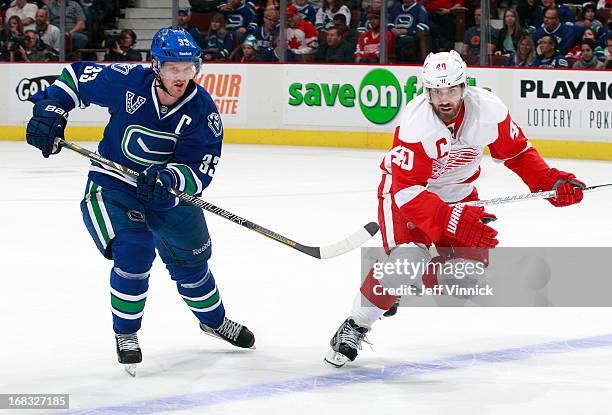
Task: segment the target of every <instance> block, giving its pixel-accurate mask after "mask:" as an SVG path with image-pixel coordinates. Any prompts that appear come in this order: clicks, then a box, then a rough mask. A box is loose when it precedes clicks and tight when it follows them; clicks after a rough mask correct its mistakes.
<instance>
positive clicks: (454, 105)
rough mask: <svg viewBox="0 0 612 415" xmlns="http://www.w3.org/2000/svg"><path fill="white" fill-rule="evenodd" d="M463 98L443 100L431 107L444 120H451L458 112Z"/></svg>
mask: <svg viewBox="0 0 612 415" xmlns="http://www.w3.org/2000/svg"><path fill="white" fill-rule="evenodd" d="M462 103H463V100H462V99H460V100H459V101H457V102H444V103H438V104H433V103H432V105H433V109H434V112H435V113H436V115H437V116H438V117H439V118H440V119H441V120H442V121H444V122H450V121H452V120H453V119H454V118H455V117H457V115H458V114H459V110H460V109H461V104H462Z"/></svg>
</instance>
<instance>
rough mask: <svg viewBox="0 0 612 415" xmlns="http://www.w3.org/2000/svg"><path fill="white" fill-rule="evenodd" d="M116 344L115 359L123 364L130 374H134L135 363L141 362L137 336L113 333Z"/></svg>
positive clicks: (134, 334)
mask: <svg viewBox="0 0 612 415" xmlns="http://www.w3.org/2000/svg"><path fill="white" fill-rule="evenodd" d="M115 343H116V344H117V359H118V360H119V363H121V364H122V365H124V369H125V371H126V372H128V373H129V374H130V376H132V377H135V376H136V365H137V364H138V363H140V362H142V352H141V350H140V345H139V344H138V336H137V335H136V333H133V334H115Z"/></svg>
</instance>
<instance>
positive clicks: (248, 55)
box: [240, 35, 261, 63]
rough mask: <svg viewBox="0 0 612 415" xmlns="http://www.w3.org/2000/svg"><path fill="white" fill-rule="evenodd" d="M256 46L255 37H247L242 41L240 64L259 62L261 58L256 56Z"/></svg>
mask: <svg viewBox="0 0 612 415" xmlns="http://www.w3.org/2000/svg"><path fill="white" fill-rule="evenodd" d="M256 45H257V39H255V36H253V35H247V36H246V37H245V38H244V41H243V42H242V44H241V45H240V47H241V49H242V58H240V62H242V63H248V62H261V58H260V57H259V56H257V50H256V49H255V46H256Z"/></svg>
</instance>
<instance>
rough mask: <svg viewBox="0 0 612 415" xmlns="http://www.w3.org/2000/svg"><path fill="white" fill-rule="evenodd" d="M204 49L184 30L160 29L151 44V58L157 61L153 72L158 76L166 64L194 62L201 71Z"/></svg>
mask: <svg viewBox="0 0 612 415" xmlns="http://www.w3.org/2000/svg"><path fill="white" fill-rule="evenodd" d="M201 54H202V49H200V47H199V46H198V44H197V43H196V42H195V40H194V39H193V37H192V36H191V34H189V32H187V31H186V30H184V29H174V28H172V27H165V28H163V29H160V30H159V31H158V32H157V33H155V36H153V41H152V42H151V57H152V58H153V59H155V65H154V67H153V70H154V71H155V73H156V74H157V75H159V72H160V70H161V66H162V65H163V63H164V62H193V63H194V65H195V67H196V71H197V70H199V68H200V64H201V63H202V59H201V58H200V55H201Z"/></svg>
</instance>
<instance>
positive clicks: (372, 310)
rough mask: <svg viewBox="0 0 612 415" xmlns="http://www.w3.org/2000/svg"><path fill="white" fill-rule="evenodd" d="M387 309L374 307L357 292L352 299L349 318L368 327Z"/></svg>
mask: <svg viewBox="0 0 612 415" xmlns="http://www.w3.org/2000/svg"><path fill="white" fill-rule="evenodd" d="M385 311H387V310H383V309H381V308H378V307H376V306H375V305H374V304H372V303H371V302H370V300H368V299H367V298H365V297H364V296H363V294H361V292H359V293H358V294H357V296H356V297H355V300H354V301H353V309H352V310H351V318H352V319H353V320H354V321H355V323H357V324H358V325H359V326H361V327H367V328H368V329H370V328H371V327H372V324H374V322H375V321H376V320H378V319H379V318H380V317H381V316H382V315H383V314H384V313H385Z"/></svg>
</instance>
